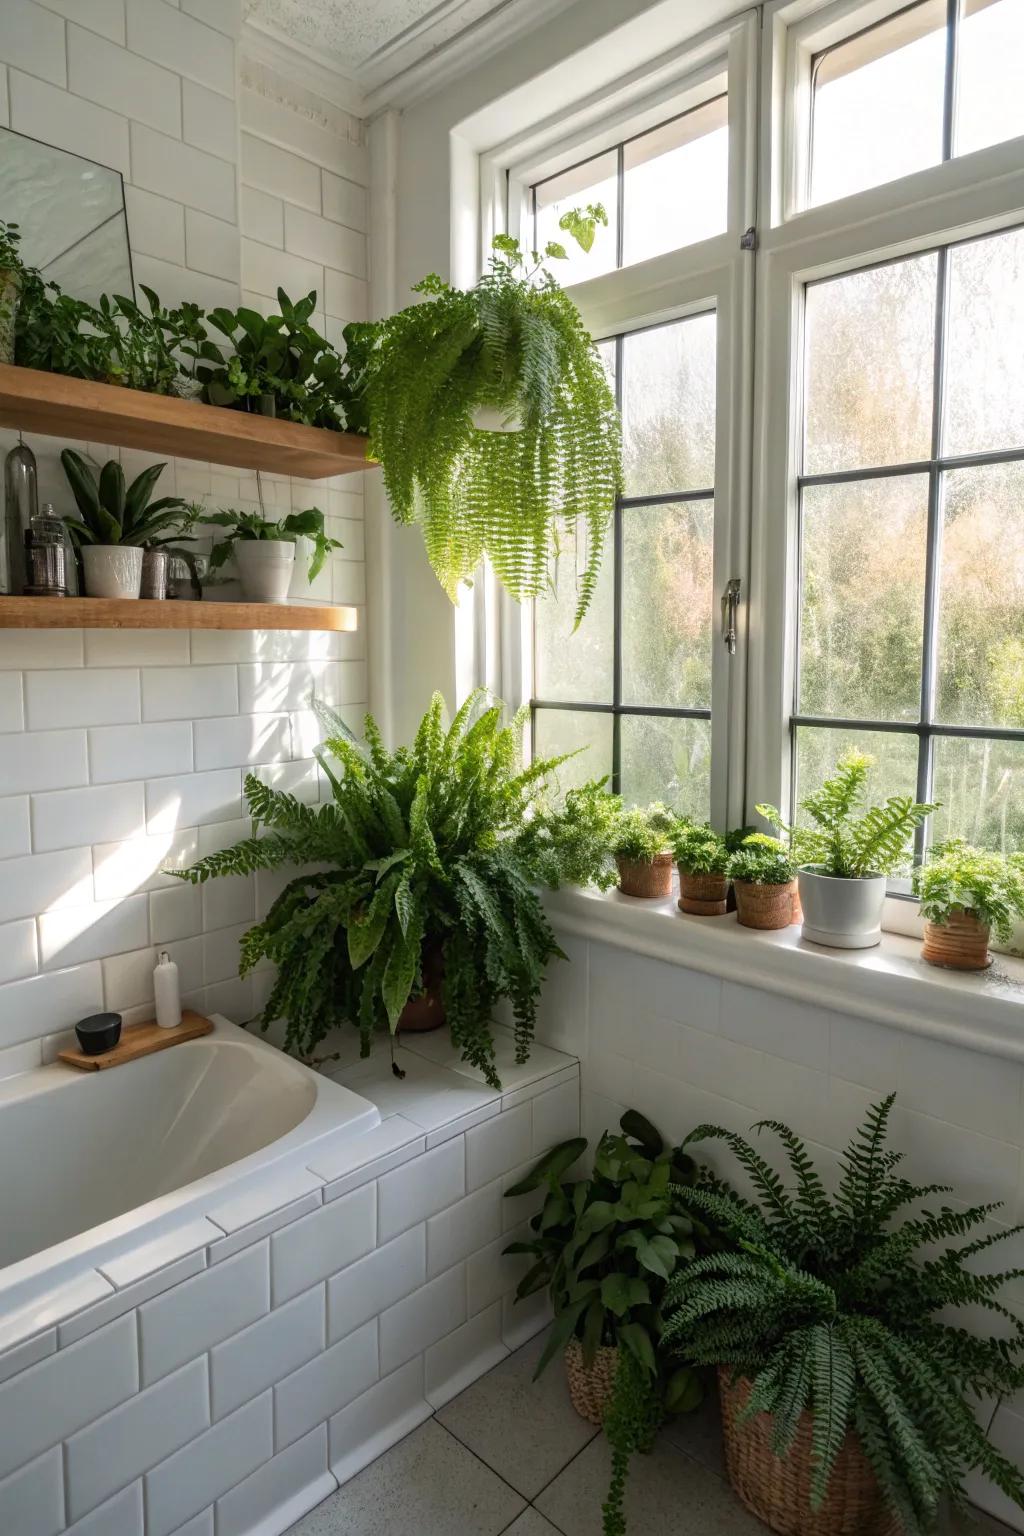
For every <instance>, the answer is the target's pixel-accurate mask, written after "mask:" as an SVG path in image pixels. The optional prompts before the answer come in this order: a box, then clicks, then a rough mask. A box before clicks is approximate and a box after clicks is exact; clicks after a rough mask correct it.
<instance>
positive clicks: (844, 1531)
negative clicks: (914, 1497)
mask: <svg viewBox="0 0 1024 1536" xmlns="http://www.w3.org/2000/svg"><path fill="white" fill-rule="evenodd" d="M718 1385H719V1390H720V1392H721V1396H722V1432H723V1436H724V1440H725V1465H726V1470H727V1471H728V1473H729V1481H730V1482H731V1483H732V1486H733V1491H734V1492H735V1494H736V1496H737V1498H738V1499H739V1500H740V1502H741V1503H742V1504H745V1505H746V1507H747V1509H749V1510H750V1512H751V1514H753V1515H756V1516H757V1518H758V1519H759V1520H763V1521H764V1523H765V1525H767V1526H768V1527H769V1529H770V1530H773V1531H777V1532H778V1533H779V1536H902V1532H903V1526H902V1524H901V1523H900V1521H899V1519H898V1517H897V1516H896V1515H895V1514H894V1513H893V1512H892V1510H891V1509H890V1508H889V1506H888V1504H887V1503H886V1502H885V1500H884V1498H883V1497H882V1493H881V1490H880V1489H879V1487H878V1483H877V1481H876V1478H875V1474H874V1472H873V1471H872V1470H871V1467H870V1466H869V1464H868V1462H867V1461H866V1459H865V1457H864V1453H863V1451H862V1450H861V1448H860V1443H859V1441H858V1439H857V1436H856V1435H855V1434H853V1433H852V1432H851V1433H849V1434H848V1435H847V1437H846V1443H845V1445H844V1446H843V1448H842V1450H841V1451H840V1452H839V1456H838V1458H837V1460H836V1464H835V1466H834V1467H833V1468H832V1475H831V1477H830V1478H829V1483H828V1492H827V1493H826V1496H825V1501H824V1503H823V1504H822V1506H821V1508H820V1509H817V1510H813V1509H812V1508H811V1471H812V1468H811V1416H810V1414H809V1413H806V1412H805V1413H803V1414H801V1416H800V1424H799V1427H798V1429H797V1432H796V1438H795V1440H794V1441H793V1444H792V1447H791V1448H790V1452H789V1455H788V1456H787V1457H786V1459H785V1460H784V1461H780V1460H779V1458H778V1457H777V1456H776V1455H774V1454H773V1452H772V1420H771V1416H770V1415H769V1414H767V1413H759V1414H757V1416H756V1417H755V1418H753V1419H750V1420H748V1421H747V1422H746V1423H744V1424H738V1423H737V1422H736V1416H737V1414H738V1413H739V1412H740V1410H741V1409H742V1408H743V1405H744V1404H745V1403H746V1400H747V1396H748V1394H749V1392H750V1382H749V1381H746V1380H742V1379H741V1380H740V1381H738V1382H737V1383H736V1384H735V1386H733V1384H732V1373H731V1372H730V1371H729V1370H728V1368H727V1367H725V1366H722V1367H720V1368H719V1372H718Z"/></svg>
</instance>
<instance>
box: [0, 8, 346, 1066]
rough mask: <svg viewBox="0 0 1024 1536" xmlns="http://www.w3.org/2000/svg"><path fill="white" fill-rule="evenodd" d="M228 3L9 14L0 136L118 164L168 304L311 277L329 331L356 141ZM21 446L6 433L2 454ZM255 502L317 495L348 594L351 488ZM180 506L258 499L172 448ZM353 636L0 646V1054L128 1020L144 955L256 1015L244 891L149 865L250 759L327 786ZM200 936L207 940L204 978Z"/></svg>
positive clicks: (337, 587) (187, 838) (137, 255)
mask: <svg viewBox="0 0 1024 1536" xmlns="http://www.w3.org/2000/svg"><path fill="white" fill-rule="evenodd" d="M241 9H242V7H241V4H240V0H186V3H182V4H180V5H179V4H178V3H177V0H52V3H51V0H45V3H36V0H5V3H4V6H3V12H4V19H3V26H2V27H0V122H2V123H6V124H9V126H10V127H12V128H13V129H15V130H16V131H18V132H22V133H27V134H29V135H31V136H32V137H34V138H39V139H42V140H43V141H44V142H47V143H51V144H57V145H59V146H60V147H62V148H65V149H70V150H73V151H75V152H76V153H78V154H81V155H85V156H87V157H91V158H93V159H96V160H98V161H100V162H101V163H102V164H104V165H109V166H114V167H116V168H117V169H118V170H120V171H121V172H122V173H123V174H124V178H125V196H126V204H127V212H128V231H129V239H130V242H131V246H132V256H133V262H134V268H135V278H136V282H137V283H138V282H139V281H142V282H146V283H150V284H151V285H152V286H153V287H155V288H156V290H157V292H158V293H159V294H160V296H161V298H162V299H163V300H164V301H165V302H175V301H177V300H180V299H184V298H191V299H195V300H197V301H198V302H200V303H204V304H206V305H213V304H231V305H235V304H237V303H238V302H239V301H240V299H242V297H243V287H242V284H243V281H244V285H245V293H246V295H247V296H248V297H249V298H250V299H253V300H255V301H258V303H259V307H260V308H261V309H266V308H268V307H271V306H272V305H273V304H274V303H275V296H276V292H277V288H278V286H279V285H281V286H283V287H284V288H285V289H286V290H288V291H289V292H290V293H291V296H292V297H293V298H297V297H300V296H301V294H300V290H301V293H305V292H306V291H307V289H308V288H311V287H315V288H316V289H317V291H318V293H319V295H320V297H319V300H318V321H319V323H320V325H321V326H326V324H327V321H328V317H329V320H330V325H331V328H332V329H331V334H332V335H336V334H337V332H338V330H340V327H341V326H342V325H343V324H344V323H346V322H347V321H349V320H354V319H359V318H361V317H362V316H363V315H364V314H365V311H366V270H367V253H366V244H367V241H366V228H367V219H366V186H367V182H368V180H369V171H368V161H367V154H366V149H365V142H364V140H365V134H364V127H363V124H362V123H360V122H359V121H358V120H357V119H355V118H353V117H351V116H349V115H347V114H346V113H344V112H342V111H340V110H339V109H338V108H337V107H335V106H333V105H329V104H328V103H326V102H323V101H320V100H318V99H317V98H315V97H313V96H311V95H310V94H309V92H308V91H306V90H305V89H304V88H302V87H299V86H298V85H296V84H294V83H293V82H290V81H287V80H284V79H282V77H281V76H279V75H277V74H273V73H271V72H270V71H268V70H266V69H265V68H264V67H263V66H259V65H254V64H252V63H250V62H249V61H248V60H246V59H245V58H242V57H239V55H238V47H237V44H236V38H237V36H238V32H239V27H240V19H241ZM243 128H244V133H243V131H242V130H243ZM239 203H240V206H241V221H240V223H239V221H238V207H239ZM5 212H6V210H3V209H0V217H2V216H3V214H4V213H5ZM328 292H329V294H330V298H328ZM25 440H26V442H27V443H28V444H29V446H30V447H31V448H32V449H33V451H34V452H35V454H36V455H37V458H38V460H39V470H40V494H41V496H42V498H43V499H44V500H45V499H52V500H54V501H55V503H56V504H57V506H58V510H61V511H63V510H70V508H71V506H72V501H71V497H70V491H69V488H68V487H67V484H66V481H65V479H64V475H63V473H62V471H61V469H60V465H59V454H60V450H61V448H62V447H64V446H66V445H65V443H64V442H63V441H62V440H59V439H56V438H47V437H41V436H38V435H35V434H27V435H26V439H25ZM16 441H17V436H16V433H14V432H11V431H0V458H2V457H3V456H4V455H5V454H6V453H7V452H8V450H9V449H10V448H11V447H13V446H14V443H15V442H16ZM71 446H74V447H76V448H78V449H79V451H88V452H90V453H91V454H92V456H93V457H94V458H95V459H97V460H98V461H100V462H102V461H103V460H104V459H106V458H110V457H115V458H120V460H121V462H122V464H123V466H124V469H125V473H126V475H128V476H129V477H131V476H134V475H135V474H138V473H139V471H140V470H141V469H143V468H144V467H145V466H146V465H147V464H148V463H150V462H155V461H158V458H159V456H157V455H147V454H143V453H138V452H133V451H131V450H128V449H120V450H119V449H117V448H111V447H107V446H105V445H103V444H85V443H77V444H72V445H71ZM263 491H264V496H265V499H266V502H267V505H268V507H269V508H271V509H276V510H277V511H278V512H279V513H280V514H281V515H283V514H284V513H285V512H287V511H290V510H292V509H301V508H303V507H306V506H310V505H316V506H319V507H320V508H321V510H322V511H323V512H324V513H325V515H326V516H327V517H328V519H329V522H330V526H331V532H332V534H333V536H334V537H336V538H340V539H341V540H342V541H343V543H344V546H345V547H344V549H342V550H341V551H340V552H339V553H337V554H335V555H333V556H332V557H331V560H330V562H329V564H328V568H327V570H326V571H325V572H324V573H323V575H322V576H321V577H320V578H318V581H317V583H316V584H315V585H314V586H313V587H312V588H311V589H310V591H309V594H308V596H309V599H310V600H311V601H331V600H332V596H333V594H335V593H337V594H344V595H343V596H340V597H339V598H338V600H339V601H356V602H358V603H360V604H361V603H362V602H363V595H364V592H365V579H364V575H363V565H362V561H363V530H362V516H363V505H362V502H363V498H362V476H361V475H354V476H349V477H344V478H340V477H339V478H338V479H336V480H329V481H323V482H319V481H318V482H311V481H301V482H300V481H295V482H292V481H291V480H289V479H288V478H287V477H284V476H269V475H268V476H264V477H263ZM175 493H176V494H178V495H180V496H182V497H184V498H186V499H189V500H199V501H201V502H203V503H204V504H206V505H207V506H209V507H210V508H213V507H217V506H235V507H242V508H254V507H256V506H257V505H258V500H257V488H256V481H255V476H254V475H253V474H252V473H251V472H249V471H241V470H237V469H231V468H228V467H225V466H221V465H209V464H203V463H195V462H193V461H191V460H187V459H178V460H171V461H170V462H168V463H167V467H166V468H165V469H164V472H163V474H162V475H161V477H160V485H159V494H163V495H170V494H175ZM200 547H202V546H200ZM364 632H365V626H364V624H363V615H362V614H360V630H359V632H358V633H355V634H346V635H332V634H327V633H316V632H312V633H309V632H302V633H299V632H296V633H289V632H287V631H283V632H277V633H273V634H270V633H266V632H264V633H253V634H248V633H246V634H237V635H235V634H216V633H199V632H197V633H194V634H189V633H187V632H176V631H169V630H168V631H153V632H141V631H140V632H137V633H131V632H127V633H122V632H117V631H113V630H94V631H87V632H85V633H84V634H83V632H82V631H81V630H52V631H45V630H25V631H14V630H7V631H0V1049H2V1048H3V1047H5V1046H8V1045H11V1044H15V1043H18V1042H20V1041H23V1040H26V1039H30V1038H36V1037H42V1036H44V1035H47V1034H51V1033H53V1032H55V1031H58V1030H61V1029H65V1028H67V1027H68V1026H69V1025H71V1024H72V1023H74V1021H75V1019H76V1018H78V1017H80V1016H81V1015H82V1014H84V1013H88V1012H89V1011H91V1010H94V1009H95V1008H96V1007H100V1006H106V1007H110V1008H118V1009H124V1008H133V1009H136V1010H141V1012H138V1013H137V1015H136V1016H138V1017H142V1016H144V1013H145V1009H146V1007H147V1005H149V1004H150V1003H151V1000H152V986H151V980H150V977H151V972H152V967H153V964H154V963H155V960H156V953H155V946H156V945H158V944H168V945H170V946H171V947H172V949H174V950H175V951H176V952H177V958H178V963H179V965H180V966H181V967H182V983H183V989H184V990H185V991H186V992H187V994H188V1002H189V1003H190V1005H191V1006H193V1007H196V1008H198V1009H200V1010H201V1011H205V1012H212V1011H214V1008H215V1006H218V1005H220V1006H222V1007H223V1006H224V1005H225V1003H230V1004H231V1005H232V1008H233V1009H234V1011H235V1014H236V1016H237V1014H238V1012H239V1011H248V1012H251V1011H252V1009H253V1007H254V996H253V992H252V988H251V986H250V985H249V984H248V983H243V984H242V985H239V983H238V977H237V972H238V964H237V943H236V939H237V934H238V932H240V931H241V929H242V927H243V925H245V924H246V923H247V922H249V921H251V920H252V918H253V916H254V913H255V894H254V893H255V885H254V882H252V881H249V882H237V883H236V882H231V888H230V889H228V888H225V889H223V890H220V889H217V890H214V889H213V888H212V887H211V889H210V890H209V891H207V892H204V893H202V898H200V894H199V893H198V892H192V893H189V892H187V891H186V890H185V889H184V888H183V887H178V886H177V885H176V884H175V883H173V882H171V881H169V880H168V879H167V878H166V877H165V876H163V875H161V873H160V871H161V868H162V867H163V866H165V865H167V866H171V867H173V866H176V865H177V866H180V865H182V864H184V863H187V862H188V861H189V860H191V859H194V858H195V857H196V856H197V854H198V853H199V851H200V850H201V851H202V852H208V851H210V848H212V847H214V846H219V847H222V846H225V845H226V844H227V843H228V842H229V841H231V840H232V838H234V837H237V836H241V835H244V834H245V832H246V831H247V830H248V824H247V823H246V822H245V821H244V819H242V818H243V809H244V808H243V804H242V780H243V777H244V774H245V773H246V772H247V771H248V770H249V769H250V768H251V767H254V766H256V765H259V771H260V773H261V776H267V777H269V781H270V782H275V783H278V782H279V783H281V784H282V786H283V787H286V788H289V789H292V790H293V791H295V792H299V793H302V794H303V797H304V798H307V799H312V800H314V801H315V800H316V799H317V798H318V797H319V795H320V793H321V786H320V780H319V779H318V776H317V774H316V771H315V765H314V763H313V761H312V757H311V747H312V743H313V741H315V740H316V739H317V738H316V730H315V727H313V726H312V725H311V724H310V720H311V716H310V714H309V709H308V706H309V701H310V697H311V694H312V693H313V692H314V690H315V692H316V694H317V695H318V696H319V697H321V698H323V699H325V700H326V701H327V702H329V703H332V704H338V705H343V706H344V707H345V709H346V714H347V717H348V718H349V719H351V720H352V721H354V722H355V723H356V724H358V722H359V721H360V719H361V716H362V713H363V710H364V709H365V705H366V697H367V691H366V662H365V649H364ZM220 828H224V829H225V835H223V836H222V837H218V836H217V834H218V830H219V829H220ZM200 831H202V833H203V834H204V836H206V837H207V838H209V841H208V843H207V845H206V846H203V845H202V844H201V842H200V835H199V834H200ZM11 861H13V862H11ZM150 891H152V892H153V896H152V898H149V897H147V896H146V894H145V893H147V892H150ZM33 930H34V931H33ZM204 934H205V935H212V936H214V938H215V940H216V942H215V943H214V944H213V945H212V947H211V949H210V950H209V951H208V954H209V958H210V964H209V966H208V967H207V968H206V969H204V965H203V950H202V937H203V935H204ZM189 946H191V947H189ZM97 961H102V962H103V965H102V969H101V968H100V966H99V965H97V964H96V963H95V962H97ZM224 1011H225V1012H231V1008H228V1007H224Z"/></svg>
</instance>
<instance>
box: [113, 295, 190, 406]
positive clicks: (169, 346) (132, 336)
mask: <svg viewBox="0 0 1024 1536" xmlns="http://www.w3.org/2000/svg"><path fill="white" fill-rule="evenodd" d="M139 286H140V288H141V289H142V292H143V294H144V295H145V298H146V305H147V309H148V313H147V310H144V309H143V308H142V307H141V305H139V304H137V303H136V302H135V300H134V299H129V298H126V297H125V296H124V295H123V294H115V295H114V296H113V298H111V297H110V296H109V295H108V294H105V293H104V294H102V295H101V296H100V302H99V312H98V320H97V328H98V330H99V333H100V335H101V337H102V338H103V340H104V342H105V343H106V346H107V349H108V357H109V370H108V373H107V382H108V383H111V384H124V385H125V386H126V387H127V388H128V389H139V390H144V391H146V392H147V393H148V394H154V395H188V394H190V393H193V392H194V388H193V384H192V381H191V380H190V378H189V373H188V370H187V369H186V367H185V366H184V363H183V361H182V359H183V357H191V358H195V357H197V356H210V355H212V356H213V357H215V358H217V359H218V361H219V360H220V353H219V352H218V351H217V349H216V348H215V347H213V346H212V344H210V343H209V342H208V341H207V339H206V336H207V333H206V327H205V326H204V324H203V311H202V310H201V309H200V308H199V306H198V305H197V304H182V305H181V307H180V308H179V309H165V308H164V306H163V305H162V304H161V302H160V298H159V296H158V295H157V294H156V293H155V292H154V291H153V289H152V288H147V287H146V285H145V283H140V284H139Z"/></svg>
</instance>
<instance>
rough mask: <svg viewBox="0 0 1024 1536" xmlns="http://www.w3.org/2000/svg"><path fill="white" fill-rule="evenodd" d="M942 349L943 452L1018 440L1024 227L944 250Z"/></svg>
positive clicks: (1023, 368)
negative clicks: (945, 316)
mask: <svg viewBox="0 0 1024 1536" xmlns="http://www.w3.org/2000/svg"><path fill="white" fill-rule="evenodd" d="M1021 16H1022V17H1024V6H1022V7H1021ZM1020 94H1021V97H1022V99H1024V90H1022V91H1021V93H1020ZM946 352H947V366H946V405H945V412H944V416H945V431H944V436H945V445H944V449H945V452H946V453H950V454H956V453H983V452H985V451H987V450H988V449H993V448H1021V447H1024V230H1021V229H1014V230H1010V231H1008V233H1006V234H1003V235H991V236H990V237H989V238H988V239H987V240H972V241H971V242H970V244H969V245H958V246H955V247H954V249H953V250H951V251H950V253H949V330H948V336H947V342H946Z"/></svg>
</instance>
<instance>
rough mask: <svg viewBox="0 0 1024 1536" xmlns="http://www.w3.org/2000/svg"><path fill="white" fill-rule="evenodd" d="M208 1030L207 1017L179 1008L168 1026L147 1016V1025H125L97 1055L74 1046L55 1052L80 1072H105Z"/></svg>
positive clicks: (209, 1024)
mask: <svg viewBox="0 0 1024 1536" xmlns="http://www.w3.org/2000/svg"><path fill="white" fill-rule="evenodd" d="M212 1032H213V1024H212V1022H211V1021H210V1020H209V1019H204V1018H203V1015H202V1014H201V1013H193V1012H192V1010H191V1009H190V1008H183V1009H182V1013H181V1023H180V1024H175V1025H174V1027H173V1028H172V1029H161V1028H160V1025H159V1024H157V1023H156V1021H155V1020H152V1019H151V1020H150V1022H149V1023H148V1024H129V1025H128V1026H127V1028H126V1029H123V1030H122V1031H121V1038H120V1040H119V1041H118V1042H117V1044H116V1045H115V1046H114V1047H113V1048H112V1049H111V1050H109V1051H103V1052H102V1053H101V1054H100V1055H99V1056H87V1055H86V1054H85V1052H84V1051H81V1050H79V1049H78V1047H77V1046H73V1047H72V1048H71V1049H70V1050H67V1051H58V1052H57V1055H58V1057H59V1059H60V1060H61V1061H66V1062H67V1064H68V1066H69V1067H77V1068H78V1069H79V1071H80V1072H105V1071H106V1070H107V1068H108V1067H119V1066H121V1065H122V1064H123V1063H124V1062H126V1061H137V1060H138V1059H139V1057H140V1056H151V1055H152V1054H153V1052H154V1051H166V1050H169V1049H170V1047H171V1046H172V1045H183V1044H184V1042H185V1041H186V1040H199V1039H201V1038H202V1036H203V1035H209V1034H211V1033H212Z"/></svg>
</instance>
